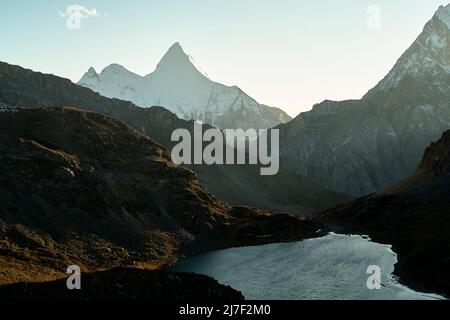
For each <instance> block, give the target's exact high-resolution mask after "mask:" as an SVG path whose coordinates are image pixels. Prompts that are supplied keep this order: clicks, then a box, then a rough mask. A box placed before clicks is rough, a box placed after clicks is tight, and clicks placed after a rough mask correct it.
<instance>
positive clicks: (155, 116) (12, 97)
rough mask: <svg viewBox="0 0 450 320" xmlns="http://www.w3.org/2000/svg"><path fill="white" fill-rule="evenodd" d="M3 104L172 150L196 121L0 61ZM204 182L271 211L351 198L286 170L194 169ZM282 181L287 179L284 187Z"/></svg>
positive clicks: (221, 194) (227, 196) (233, 199)
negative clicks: (94, 115)
mask: <svg viewBox="0 0 450 320" xmlns="http://www.w3.org/2000/svg"><path fill="white" fill-rule="evenodd" d="M0 79H1V81H0V103H3V104H4V105H5V106H6V105H9V106H21V107H29V108H33V107H39V106H44V107H60V106H72V107H77V108H81V109H85V110H90V111H94V112H99V113H102V114H106V115H109V116H112V117H114V118H116V119H119V120H121V121H122V122H124V123H126V124H128V125H131V126H133V127H134V128H135V129H137V130H139V131H140V132H141V133H144V134H146V135H149V136H150V137H152V138H153V139H155V140H156V141H158V142H160V143H162V144H163V145H164V146H165V147H167V148H171V147H172V146H173V143H172V142H171V141H170V136H171V134H172V132H173V130H174V129H177V128H186V129H188V130H192V129H193V122H192V121H186V120H182V119H179V118H178V117H177V116H175V115H174V114H173V113H171V112H169V111H167V110H166V109H164V108H161V107H152V108H140V107H137V106H135V105H134V104H132V103H131V102H125V101H121V100H117V99H109V98H105V97H103V96H101V95H100V94H98V93H95V92H93V91H91V90H90V89H87V88H83V87H80V86H78V85H75V84H73V83H72V82H70V81H69V80H67V79H63V78H59V77H55V76H52V75H44V74H41V73H37V72H33V71H31V70H26V69H23V68H20V67H18V66H12V65H9V64H6V63H1V62H0ZM192 169H193V170H195V171H196V172H197V174H198V175H199V179H200V180H201V182H202V183H203V184H204V185H205V186H206V187H207V188H208V189H209V190H210V192H212V193H213V194H215V195H216V196H217V197H218V198H220V199H222V200H225V201H228V202H230V203H231V204H233V205H251V206H256V207H260V208H265V209H269V210H279V211H286V210H288V211H289V212H310V211H317V210H322V209H325V208H327V207H330V206H333V205H336V204H339V203H343V202H345V201H347V200H348V199H349V198H348V197H347V196H345V195H342V194H339V193H336V192H330V191H328V190H325V189H323V188H321V187H320V186H318V185H316V184H315V183H313V182H312V181H310V180H309V179H307V178H305V177H303V176H302V175H298V174H293V173H291V172H289V171H286V170H284V169H281V170H280V173H279V175H277V176H273V177H262V176H260V175H259V170H258V169H257V168H256V167H255V168H253V167H250V168H249V167H248V166H240V165H236V166H226V167H223V168H222V167H218V166H213V167H208V166H196V167H192ZM280 181H285V182H286V184H285V183H283V184H281V186H280V183H279V182H280Z"/></svg>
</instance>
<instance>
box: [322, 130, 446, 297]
mask: <svg viewBox="0 0 450 320" xmlns="http://www.w3.org/2000/svg"><path fill="white" fill-rule="evenodd" d="M318 219H331V220H334V221H340V222H344V223H346V224H350V225H352V226H355V227H356V228H357V229H358V230H359V231H360V232H363V233H366V234H369V235H370V236H371V237H372V239H373V240H375V241H378V242H383V243H389V244H392V245H393V249H394V251H395V252H396V253H397V254H398V257H399V262H398V264H397V265H396V267H395V273H396V274H397V275H399V276H400V277H401V280H402V281H404V282H406V283H407V284H408V285H410V286H413V287H415V288H418V289H422V290H430V289H431V290H434V291H435V292H439V293H444V294H447V295H450V272H449V270H450V232H449V230H450V131H448V132H446V133H444V134H443V136H442V138H441V139H440V140H439V141H438V142H436V143H433V144H432V145H431V146H430V147H429V148H428V149H427V150H426V152H425V155H424V157H423V160H422V162H421V164H420V166H419V168H418V169H417V171H416V172H415V173H413V174H411V175H410V176H408V177H406V178H405V179H403V180H402V181H401V182H399V183H398V184H396V185H394V186H393V187H391V188H389V189H387V190H385V191H384V192H380V193H376V194H373V195H371V196H368V197H365V198H362V199H359V200H356V201H354V202H351V203H349V204H346V205H344V206H340V207H338V208H336V209H333V210H330V211H327V212H325V213H323V214H322V215H320V216H319V217H318Z"/></svg>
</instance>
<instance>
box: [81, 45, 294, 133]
mask: <svg viewBox="0 0 450 320" xmlns="http://www.w3.org/2000/svg"><path fill="white" fill-rule="evenodd" d="M78 84H79V85H81V86H84V87H87V88H90V89H92V90H94V91H96V92H99V93H100V94H102V95H104V96H106V97H108V98H118V99H122V100H126V101H131V102H133V103H135V104H136V105H138V106H140V107H152V106H161V107H165V108H167V109H168V110H170V111H172V112H173V113H175V114H176V115H177V116H178V117H180V118H182V119H196V120H201V121H202V122H204V123H209V124H212V125H216V126H219V127H223V125H224V123H225V124H226V125H229V127H230V128H233V124H234V123H237V122H239V123H240V124H242V123H244V122H245V123H248V124H249V127H255V128H269V127H273V126H275V125H278V124H279V123H282V122H286V121H289V120H290V117H289V116H288V115H287V114H286V113H284V112H283V111H281V110H279V109H273V110H268V108H267V107H265V106H263V105H261V104H259V103H258V102H257V101H255V100H254V99H252V98H251V97H250V96H248V95H247V94H245V93H244V92H243V91H242V90H241V89H239V88H238V87H228V86H225V85H222V84H220V83H217V82H214V81H211V80H210V79H209V78H208V75H207V74H206V73H205V72H204V71H202V70H201V68H200V67H199V66H198V65H197V64H196V63H195V61H194V60H193V58H192V57H191V56H189V55H187V54H186V53H185V52H184V50H183V48H182V47H181V46H180V44H179V43H176V44H174V45H173V46H172V47H171V48H170V49H169V50H168V52H167V53H166V54H165V55H164V57H163V58H162V59H161V61H160V62H159V64H158V66H157V67H156V70H155V71H154V72H152V73H150V74H148V75H146V76H144V77H142V76H140V75H137V74H135V73H133V72H130V71H128V70H127V69H125V68H124V67H122V66H120V65H117V64H113V65H110V66H108V67H106V68H105V69H104V70H103V71H102V72H101V73H100V74H97V72H96V71H95V70H94V69H93V68H90V69H89V71H88V72H87V73H86V74H85V75H84V76H83V78H82V79H81V80H80V81H79V82H78Z"/></svg>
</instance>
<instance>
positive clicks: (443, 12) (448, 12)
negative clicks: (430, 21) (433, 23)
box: [436, 4, 450, 29]
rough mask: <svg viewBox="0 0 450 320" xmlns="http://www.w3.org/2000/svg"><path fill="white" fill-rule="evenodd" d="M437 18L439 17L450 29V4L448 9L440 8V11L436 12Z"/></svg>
mask: <svg viewBox="0 0 450 320" xmlns="http://www.w3.org/2000/svg"><path fill="white" fill-rule="evenodd" d="M436 17H438V18H439V19H440V20H441V21H442V22H443V23H444V24H445V25H446V26H447V28H449V29H450V4H448V5H447V6H446V7H444V6H440V7H439V10H438V11H437V12H436Z"/></svg>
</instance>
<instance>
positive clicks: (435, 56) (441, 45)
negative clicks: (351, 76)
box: [366, 4, 450, 96]
mask: <svg viewBox="0 0 450 320" xmlns="http://www.w3.org/2000/svg"><path fill="white" fill-rule="evenodd" d="M443 24H444V25H443ZM446 27H447V28H446ZM449 48H450V4H449V5H447V6H446V7H444V6H441V7H440V8H439V9H438V10H437V11H436V13H435V15H434V16H433V18H432V19H431V20H430V21H429V22H428V23H427V24H426V25H425V27H424V29H423V31H422V33H421V34H420V35H419V36H418V37H417V39H416V40H415V41H414V43H413V44H412V45H411V46H410V47H409V49H408V50H406V52H405V53H404V54H403V55H402V56H401V57H400V59H399V60H398V61H397V63H396V64H395V66H394V67H393V68H392V70H391V71H390V72H389V74H388V75H387V76H386V77H385V78H384V79H383V80H382V81H381V82H380V83H379V84H378V85H377V86H376V87H375V88H374V89H372V90H370V91H369V93H368V94H367V95H366V96H370V95H372V94H374V93H376V92H379V91H382V92H386V91H388V90H390V89H392V88H395V87H397V86H398V85H399V84H400V83H402V81H403V80H404V79H407V78H409V77H412V78H415V79H422V81H424V82H427V83H436V87H441V88H440V89H443V90H446V89H447V88H445V87H442V86H441V85H440V84H442V83H445V81H443V80H445V79H448V76H449V74H450V54H449V53H450V49H449ZM441 78H442V79H441ZM441 80H442V81H441Z"/></svg>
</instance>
